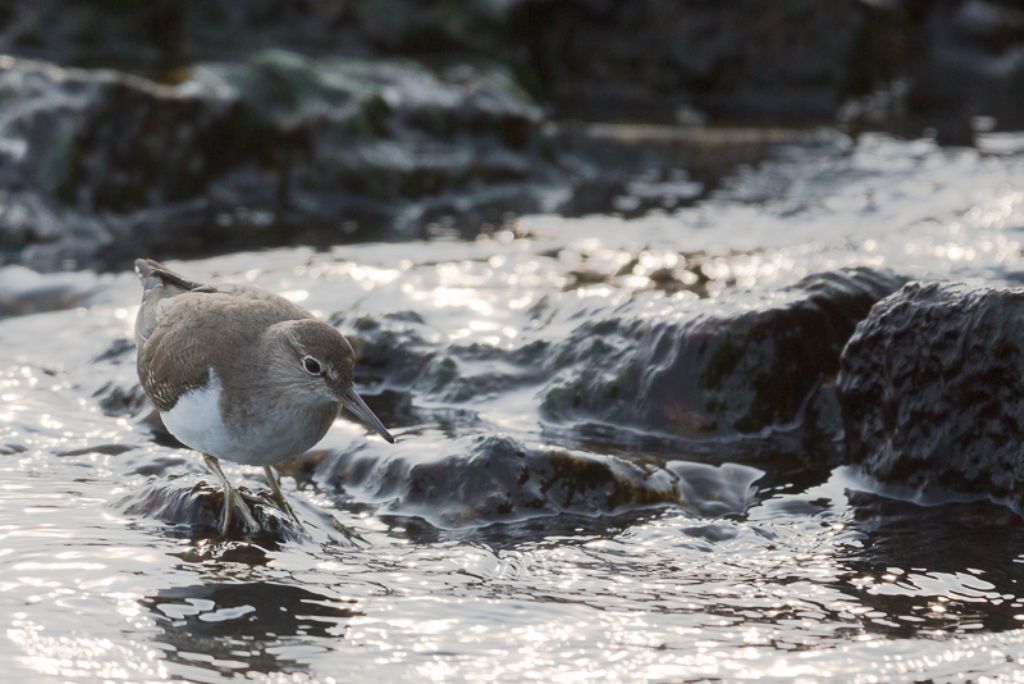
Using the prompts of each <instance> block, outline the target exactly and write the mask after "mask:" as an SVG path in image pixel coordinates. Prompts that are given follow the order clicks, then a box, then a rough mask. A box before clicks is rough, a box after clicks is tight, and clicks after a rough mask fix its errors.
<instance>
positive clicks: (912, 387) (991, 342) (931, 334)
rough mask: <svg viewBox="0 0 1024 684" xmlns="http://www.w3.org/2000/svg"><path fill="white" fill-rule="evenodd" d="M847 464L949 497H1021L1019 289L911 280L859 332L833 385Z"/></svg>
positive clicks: (1023, 357) (1023, 411) (1023, 420)
mask: <svg viewBox="0 0 1024 684" xmlns="http://www.w3.org/2000/svg"><path fill="white" fill-rule="evenodd" d="M838 389H839V398H840V401H841V405H842V410H843V411H842V413H843V420H844V423H845V425H846V444H847V450H848V454H849V457H850V459H851V460H852V461H853V462H856V463H860V464H862V465H863V467H864V468H865V470H866V471H867V472H868V473H869V474H871V475H872V476H873V477H875V478H876V479H878V480H880V481H882V482H885V483H892V484H896V485H901V486H903V487H905V488H910V489H912V490H915V491H922V492H925V493H935V494H937V495H940V496H942V495H947V494H949V493H959V494H964V493H967V494H983V495H987V496H990V497H993V498H1009V499H1010V500H1011V503H1013V504H1014V505H1015V506H1018V507H1019V506H1020V505H1021V501H1022V498H1021V497H1022V496H1024V459H1022V453H1024V451H1022V450H1024V438H1022V435H1024V290H1009V289H988V288H980V289H972V288H970V287H967V286H964V285H955V284H948V283H932V284H928V285H922V284H919V283H911V284H909V285H906V286H905V287H904V288H903V289H901V290H900V291H899V292H897V293H896V294H894V295H892V296H890V297H888V298H886V299H884V300H882V301H881V302H879V303H878V304H877V305H875V307H874V308H873V309H872V310H871V313H870V315H869V316H868V317H867V318H866V319H865V320H864V321H863V322H862V323H861V324H860V325H859V326H858V327H857V332H856V334H855V335H854V336H853V337H852V339H851V340H850V342H849V344H848V345H847V346H846V349H845V350H844V351H843V356H842V370H841V373H840V376H839V381H838Z"/></svg>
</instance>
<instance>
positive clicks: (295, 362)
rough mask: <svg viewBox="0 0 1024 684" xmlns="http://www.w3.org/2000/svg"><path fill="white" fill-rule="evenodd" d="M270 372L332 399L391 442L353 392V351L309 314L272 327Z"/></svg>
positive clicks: (307, 391) (302, 389)
mask: <svg viewBox="0 0 1024 684" xmlns="http://www.w3.org/2000/svg"><path fill="white" fill-rule="evenodd" d="M271 330H272V332H273V335H272V338H273V340H274V342H275V344H274V349H275V352H274V356H273V366H274V369H273V372H274V373H275V375H279V376H282V375H283V376H284V378H283V379H285V380H286V382H287V384H288V385H289V386H291V387H294V388H296V389H297V390H299V391H300V392H302V393H303V394H304V395H305V396H310V397H316V398H319V399H320V400H322V401H324V402H335V403H337V404H340V405H341V406H343V407H345V408H347V409H348V410H349V411H351V412H352V413H353V414H355V416H356V417H357V418H359V420H361V421H362V422H363V423H364V424H365V425H367V426H368V427H370V428H373V430H374V431H375V432H377V434H379V435H380V436H381V437H383V438H384V439H386V440H387V441H389V442H392V443H394V441H395V438H394V437H392V436H391V433H390V432H388V430H387V428H386V427H384V423H382V422H381V421H380V419H379V418H378V417H377V416H376V415H374V413H373V411H371V410H370V407H369V406H367V405H366V402H364V401H363V399H362V398H361V397H360V396H359V395H358V394H356V391H355V387H354V379H353V372H352V371H353V367H354V366H355V360H356V359H355V352H353V351H352V345H350V344H349V343H348V340H346V339H345V337H344V335H342V334H341V333H340V332H338V331H337V330H336V329H334V328H333V327H332V326H330V325H328V324H326V323H324V322H322V321H318V320H315V319H312V318H309V319H302V320H297V321H286V322H284V323H278V324H277V325H275V326H273V327H272V329H271Z"/></svg>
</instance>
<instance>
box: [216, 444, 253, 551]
mask: <svg viewBox="0 0 1024 684" xmlns="http://www.w3.org/2000/svg"><path fill="white" fill-rule="evenodd" d="M203 459H204V460H205V461H206V465H207V466H208V467H209V468H210V470H212V471H213V472H214V474H215V475H216V476H217V477H219V478H220V483H221V485H222V486H223V487H224V522H223V523H221V527H220V532H221V534H223V535H227V533H228V530H229V529H230V528H231V509H232V508H237V509H238V512H239V513H241V514H242V518H243V519H244V520H245V524H246V526H247V527H248V528H249V529H250V530H252V531H253V532H256V531H257V530H259V529H260V525H259V523H258V522H256V518H254V517H253V515H252V511H250V510H249V506H248V504H246V503H245V499H243V498H242V495H241V494H239V493H238V491H237V490H235V488H234V487H232V486H231V483H230V482H229V481H228V476H227V475H225V474H224V471H223V470H221V468H220V462H219V461H218V460H217V457H216V456H211V455H210V454H203Z"/></svg>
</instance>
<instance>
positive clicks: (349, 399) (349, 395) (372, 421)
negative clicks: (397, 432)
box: [338, 387, 395, 444]
mask: <svg viewBox="0 0 1024 684" xmlns="http://www.w3.org/2000/svg"><path fill="white" fill-rule="evenodd" d="M338 401H340V402H341V404H342V406H344V407H345V408H347V409H348V410H349V411H351V412H352V413H354V414H355V416H356V418H358V419H359V420H361V421H363V423H364V424H366V425H367V426H369V427H372V428H373V429H374V430H375V431H376V432H377V434H379V435H380V436H381V437H383V438H384V439H386V440H388V441H389V442H391V443H392V444H394V443H395V438H394V437H392V436H391V433H390V432H388V429H387V428H386V427H384V423H382V422H380V418H378V417H377V416H375V415H373V411H371V410H370V407H369V406H367V405H366V402H365V401H363V398H362V397H360V396H359V395H358V394H356V391H355V390H354V389H352V388H351V387H350V388H348V389H347V390H345V391H344V392H340V393H339V394H338Z"/></svg>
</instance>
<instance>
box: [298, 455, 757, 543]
mask: <svg viewBox="0 0 1024 684" xmlns="http://www.w3.org/2000/svg"><path fill="white" fill-rule="evenodd" d="M455 444H457V445H462V446H464V449H463V450H460V451H457V452H455V453H448V454H423V452H422V450H421V449H420V448H418V447H415V446H414V445H409V446H406V445H403V444H398V445H396V448H395V449H389V450H388V451H386V452H378V451H374V452H372V453H371V452H369V451H367V450H365V449H362V448H357V449H354V450H352V451H348V452H343V453H337V454H334V455H332V456H328V457H327V458H324V459H323V460H322V461H321V462H320V464H319V465H318V467H317V470H316V473H315V475H314V477H315V479H316V480H318V481H320V482H321V483H324V484H325V485H327V486H331V487H336V488H340V489H343V490H344V491H345V492H346V494H348V495H349V496H352V497H354V498H356V499H357V500H358V501H360V502H364V503H371V504H377V505H379V512H380V513H384V514H392V515H401V516H416V517H420V518H423V519H425V520H427V521H429V522H430V523H432V524H434V525H436V526H438V527H443V528H460V527H467V526H473V525H482V524H487V523H492V522H508V521H515V520H523V519H527V518H534V517H540V516H549V515H556V514H561V513H568V514H575V515H582V516H600V515H614V514H618V513H622V512H625V511H628V510H631V509H636V508H641V507H646V506H681V507H684V508H687V509H689V510H691V511H693V512H695V513H700V514H704V515H727V514H738V513H742V512H743V511H744V510H746V507H747V505H748V504H749V503H750V498H751V494H752V489H751V486H752V484H753V483H754V482H755V481H756V480H757V479H759V478H760V477H761V476H762V475H763V472H762V471H760V470H757V469H755V468H750V467H747V466H741V465H735V464H727V465H725V466H721V467H719V468H716V467H713V466H705V465H699V464H683V463H670V464H668V465H667V466H666V467H665V468H652V467H644V466H641V465H637V464H635V463H632V462H629V461H624V460H621V459H618V458H614V457H610V456H598V455H595V454H588V453H582V452H575V451H568V450H562V449H553V448H548V447H530V446H526V445H524V444H522V443H520V442H517V441H516V440H514V439H512V438H510V437H504V436H477V437H474V438H471V439H468V440H467V439H462V440H459V441H457V442H456V443H455Z"/></svg>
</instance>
